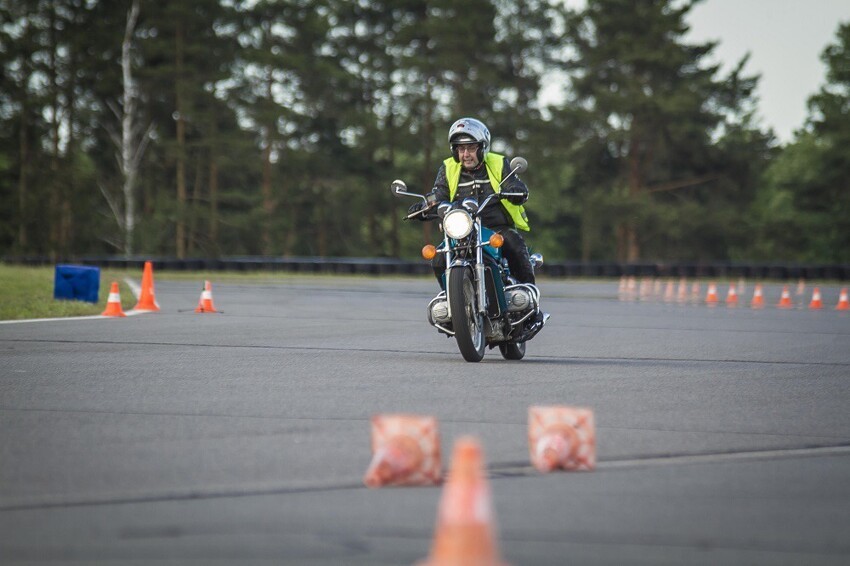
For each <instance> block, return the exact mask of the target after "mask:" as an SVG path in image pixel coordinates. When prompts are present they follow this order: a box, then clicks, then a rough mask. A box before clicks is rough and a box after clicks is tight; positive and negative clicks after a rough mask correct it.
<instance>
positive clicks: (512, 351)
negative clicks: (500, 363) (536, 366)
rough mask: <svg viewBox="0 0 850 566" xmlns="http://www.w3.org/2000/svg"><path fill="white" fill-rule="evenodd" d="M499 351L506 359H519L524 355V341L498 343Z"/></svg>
mask: <svg viewBox="0 0 850 566" xmlns="http://www.w3.org/2000/svg"><path fill="white" fill-rule="evenodd" d="M499 351H500V352H501V353H502V357H503V358H505V359H506V360H521V359H523V358H524V357H525V342H520V343H516V342H507V343H505V344H499Z"/></svg>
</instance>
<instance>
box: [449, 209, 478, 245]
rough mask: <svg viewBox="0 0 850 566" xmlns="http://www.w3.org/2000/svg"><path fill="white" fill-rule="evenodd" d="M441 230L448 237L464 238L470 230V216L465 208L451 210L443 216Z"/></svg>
mask: <svg viewBox="0 0 850 566" xmlns="http://www.w3.org/2000/svg"><path fill="white" fill-rule="evenodd" d="M443 230H445V231H446V234H448V236H449V238H453V239H455V240H460V239H461V238H466V237H467V236H468V235H469V233H470V232H472V217H471V216H470V215H469V213H468V212H467V211H465V210H460V209H455V210H452V211H450V212H449V213H448V214H446V217H445V218H443Z"/></svg>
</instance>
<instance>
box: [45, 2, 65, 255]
mask: <svg viewBox="0 0 850 566" xmlns="http://www.w3.org/2000/svg"><path fill="white" fill-rule="evenodd" d="M58 49H59V46H58V45H57V37H56V7H55V6H52V7H51V10H50V61H49V64H48V66H49V68H48V80H49V83H50V108H51V113H52V115H51V117H50V141H51V156H50V176H51V180H50V182H49V186H50V198H49V199H48V214H47V217H48V226H49V230H50V231H49V234H50V238H49V250H48V253H49V255H50V256H51V257H52V258H53V259H54V260H55V259H57V257H58V254H59V216H60V204H61V201H62V199H61V194H60V193H61V191H62V187H61V186H60V182H59V69H57V65H58V64H59V63H58V60H57V54H56V52H57V50H58Z"/></svg>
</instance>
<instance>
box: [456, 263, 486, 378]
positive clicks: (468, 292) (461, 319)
mask: <svg viewBox="0 0 850 566" xmlns="http://www.w3.org/2000/svg"><path fill="white" fill-rule="evenodd" d="M448 290H449V306H450V307H451V309H452V328H454V331H455V340H457V347H458V349H459V350H460V353H461V354H462V355H463V359H464V360H466V361H467V362H480V361H481V360H482V359H483V358H484V347H485V346H486V343H485V340H484V316H483V315H482V314H481V313H479V312H478V308H477V306H476V300H475V279H473V277H472V271H470V270H469V269H468V268H466V267H454V268H452V269H450V270H449V285H448Z"/></svg>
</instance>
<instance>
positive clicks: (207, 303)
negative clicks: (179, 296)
mask: <svg viewBox="0 0 850 566" xmlns="http://www.w3.org/2000/svg"><path fill="white" fill-rule="evenodd" d="M195 312H218V311H217V310H215V306H213V299H212V283H210V282H209V281H204V290H203V291H201V299H200V300H199V301H198V308H196V309H195Z"/></svg>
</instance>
